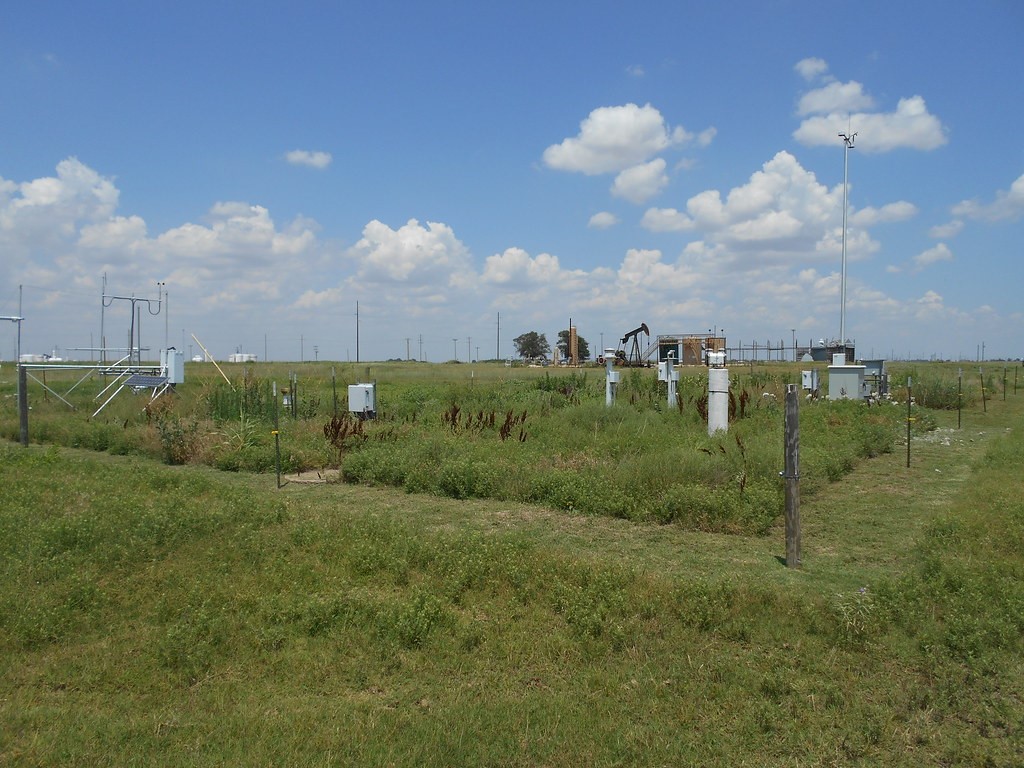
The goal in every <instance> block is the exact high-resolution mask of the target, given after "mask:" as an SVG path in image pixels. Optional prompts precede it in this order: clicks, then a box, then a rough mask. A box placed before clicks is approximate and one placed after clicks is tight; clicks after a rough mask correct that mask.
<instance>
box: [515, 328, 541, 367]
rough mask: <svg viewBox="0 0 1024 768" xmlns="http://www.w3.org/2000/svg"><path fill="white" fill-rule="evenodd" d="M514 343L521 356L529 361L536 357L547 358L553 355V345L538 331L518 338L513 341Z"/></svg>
mask: <svg viewBox="0 0 1024 768" xmlns="http://www.w3.org/2000/svg"><path fill="white" fill-rule="evenodd" d="M512 343H513V344H515V346H516V352H518V353H519V356H520V357H522V358H524V359H527V360H528V359H531V358H535V357H547V356H548V355H549V354H551V345H550V344H548V339H547V337H546V336H545V335H544V334H543V333H537V332H536V331H529V332H527V333H524V334H522V335H520V336H516V337H515V338H514V339H512Z"/></svg>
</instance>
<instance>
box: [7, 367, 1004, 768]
mask: <svg viewBox="0 0 1024 768" xmlns="http://www.w3.org/2000/svg"><path fill="white" fill-rule="evenodd" d="M413 368H415V370H416V371H417V373H416V374H410V375H422V376H425V377H429V375H430V374H428V371H427V369H426V368H425V367H424V368H416V367H415V366H413ZM463 370H464V369H463ZM954 370H955V368H954ZM421 372H422V373H421ZM462 372H463V371H460V374H461V373H462ZM755 373H759V372H758V371H751V372H750V373H749V374H748V375H751V376H753V375H754V374H755ZM914 373H915V378H917V377H925V378H926V377H927V376H928V375H929V371H928V370H926V369H924V368H918V369H915V371H914ZM947 374H948V371H947ZM371 375H372V374H371ZM477 375H479V376H480V378H481V379H483V378H484V376H485V374H484V373H483V372H478V373H477ZM526 375H527V376H529V377H530V378H529V379H527V381H543V376H544V372H530V373H528V374H526ZM785 375H788V374H782V375H781V376H780V377H777V378H774V379H771V378H760V377H759V378H758V379H757V383H758V384H759V385H766V384H771V385H773V386H774V385H777V383H778V382H780V381H782V377H784V376H785ZM358 376H359V377H360V378H362V372H359V374H358ZM506 376H507V374H505V373H503V372H501V371H498V372H496V373H494V375H493V383H494V384H495V385H496V386H497V385H498V384H499V383H500V382H502V381H504V379H505V378H506ZM460 378H463V381H462V382H461V383H460V384H459V385H458V386H459V387H460V389H459V391H460V392H467V393H468V392H470V391H471V390H472V389H473V388H477V389H486V387H485V386H484V383H483V381H480V380H475V381H472V384H467V383H466V382H465V380H464V377H461V376H460ZM380 379H381V380H383V379H384V376H381V377H380ZM474 379H476V376H474ZM940 380H942V381H945V382H946V385H945V386H946V389H947V390H948V381H949V377H948V375H946V376H945V377H944V378H943V377H939V376H936V377H935V381H940ZM0 386H2V383H0ZM205 386H209V387H212V386H213V385H212V384H208V385H205ZM431 386H432V385H431V382H430V381H429V380H424V381H421V382H416V381H414V380H411V379H408V378H406V379H405V380H404V383H402V384H401V387H399V385H398V384H397V383H396V384H395V388H396V389H399V388H401V389H402V390H403V391H404V392H406V393H408V392H410V391H411V392H412V393H413V394H415V393H416V388H417V387H421V391H420V394H421V396H426V395H427V394H429V391H430V387H431ZM503 386H512V385H508V384H504V385H503ZM515 386H517V387H518V386H522V385H515ZM643 386H645V385H644V384H642V383H641V384H639V385H638V386H637V390H638V391H640V388H641V387H643ZM993 387H995V383H994V382H993ZM937 389H939V390H941V387H937ZM992 391H993V392H997V391H998V390H996V389H993V390H992ZM537 393H539V394H537ZM0 394H2V392H0ZM941 394H942V393H941V391H939V393H938V394H937V395H936V397H939V396H941ZM327 396H328V391H327V390H326V389H324V388H323V387H321V390H320V393H319V397H320V400H321V404H322V403H323V402H324V401H325V398H326V397H327ZM529 396H530V397H535V398H538V400H539V401H542V400H543V399H544V398H548V402H549V406H550V407H551V408H552V409H553V410H554V411H555V412H554V415H553V417H552V418H555V419H557V418H559V417H560V416H562V415H564V413H565V410H566V409H565V408H561V407H559V408H557V409H556V408H555V406H553V405H551V404H552V403H555V402H557V400H555V399H554V396H553V395H551V394H550V391H549V390H547V389H544V388H539V387H533V388H530V389H529ZM560 397H564V395H560ZM466 398H468V394H467V395H466ZM465 401H466V402H468V399H466V400H465ZM129 402H130V401H129ZM627 402H628V399H627ZM651 403H653V400H652V401H651ZM623 406H624V407H623V410H625V411H630V410H631V411H632V412H633V413H631V414H629V416H628V417H627V416H623V417H622V418H621V420H620V421H618V422H617V423H613V424H612V427H611V428H615V427H616V426H617V425H618V424H626V425H628V427H629V428H630V429H632V430H634V432H637V431H639V429H640V427H639V426H637V425H638V424H643V423H645V422H644V421H643V420H644V419H645V418H646V419H649V418H651V417H650V416H645V415H644V411H647V410H650V408H649V407H648V404H647V403H646V402H645V401H643V400H642V398H638V399H637V402H636V403H634V404H633V406H628V405H627V404H626V402H624V403H623ZM538 407H540V406H538ZM573 407H576V406H573ZM579 407H582V408H583V409H584V410H585V409H586V403H585V402H584V403H582V404H580V405H579ZM45 410H46V409H45V408H44V407H40V408H39V409H38V411H36V410H34V415H35V416H37V418H36V420H35V422H34V423H35V424H36V425H38V426H43V425H45V424H46V423H47V421H48V419H50V418H51V416H50V415H49V414H46V413H43V411H45ZM763 410H764V411H765V415H762V414H760V413H758V414H755V415H754V416H753V417H751V421H750V423H755V422H756V420H757V419H761V418H764V419H765V423H766V424H767V423H768V422H771V421H772V420H774V419H775V418H776V415H775V414H774V413H772V414H770V418H769V415H768V414H769V412H768V409H767V406H765V407H764V408H763ZM810 411H811V409H810V408H809V407H807V408H804V409H803V413H802V416H803V415H804V413H809V412H810ZM426 412H427V410H424V411H423V413H426ZM182 416H184V418H185V419H186V420H187V419H188V418H189V416H187V415H184V414H182ZM669 417H672V418H679V419H683V420H686V419H689V418H691V417H690V416H688V415H686V414H682V413H680V414H672V413H663V414H661V416H659V418H669ZM920 417H921V419H922V421H923V422H927V423H928V424H929V425H930V426H934V427H935V428H934V429H931V430H920V431H916V432H915V436H914V439H913V442H912V444H911V466H910V467H909V468H907V467H906V466H905V464H906V453H905V449H906V446H905V445H900V444H898V443H897V444H895V445H893V446H890V447H891V448H892V450H888V451H884V450H883V451H878V452H875V453H873V454H872V455H871V457H870V458H868V457H865V456H855V457H853V458H852V459H851V460H850V463H851V466H850V467H848V468H844V471H843V473H841V474H840V475H839V479H837V480H834V481H830V480H829V478H828V477H827V476H822V477H819V478H818V480H817V482H816V486H815V483H810V484H811V485H812V486H815V487H812V488H810V489H809V490H810V491H811V492H809V493H808V496H807V498H806V499H805V500H804V503H803V506H802V514H803V521H804V527H803V568H802V569H800V570H791V569H786V568H785V567H784V565H783V556H784V549H785V548H784V542H783V534H782V530H781V528H780V524H779V519H778V516H776V517H775V518H773V520H772V521H771V523H770V524H769V526H768V528H767V530H766V531H765V532H764V533H763V534H762V535H757V534H756V533H743V532H739V533H737V532H732V533H725V532H718V531H707V530H701V529H700V527H699V526H696V527H695V526H688V525H685V524H678V521H675V522H676V524H671V525H666V524H663V523H662V522H660V521H659V520H657V519H653V518H649V517H645V516H643V515H634V516H629V515H616V514H600V513H598V514H595V510H590V511H588V512H586V513H584V512H581V511H580V510H579V509H573V508H568V507H559V506H557V505H550V504H539V503H527V501H524V500H520V499H493V498H479V497H475V496H471V497H469V498H462V499H456V498H452V497H451V496H450V495H444V494H423V493H414V492H409V490H408V489H407V488H406V487H404V486H403V487H399V488H391V487H386V486H382V485H380V484H377V485H373V486H369V485H366V484H362V483H360V484H351V483H348V484H339V483H330V484H316V485H309V484H300V483H290V484H287V485H285V486H284V487H283V488H281V489H278V488H277V487H276V483H275V481H274V476H273V475H272V474H270V475H267V474H251V473H248V472H221V471H217V470H216V469H215V468H214V467H213V466H209V465H207V464H204V463H202V462H197V463H190V464H188V465H185V466H169V465H167V464H166V463H163V462H161V461H160V459H159V457H160V446H159V441H157V443H156V445H150V446H149V448H145V446H143V445H142V443H141V442H140V444H139V445H140V448H139V449H138V450H136V449H135V448H132V449H131V450H125V451H114V452H113V453H111V452H109V447H108V450H107V452H96V451H83V450H80V449H76V448H67V447H62V446H57V445H32V446H30V447H29V448H28V449H22V448H20V447H18V446H16V445H13V444H8V445H0V482H2V484H3V485H2V487H3V488H4V500H3V503H2V506H0V763H2V764H11V765H90V766H92V765H167V764H188V765H223V764H245V765H292V764H294V765H501V766H534V765H538V766H539V765H545V766H579V765H643V766H647V765H723V766H740V765H793V766H814V765H907V766H910V765H915V766H916V765H992V766H1011V765H1019V764H1020V763H1021V761H1022V755H1024V740H1022V733H1024V732H1022V728H1024V661H1022V654H1021V651H1022V650H1024V648H1022V642H1021V637H1022V635H1024V578H1022V577H1024V554H1022V553H1024V494H1022V490H1024V482H1022V480H1021V472H1020V468H1021V466H1022V463H1024V397H1021V396H1016V395H1015V394H1014V393H1013V392H1012V390H1011V391H1010V392H1009V394H1008V395H1007V396H1006V399H1005V400H1004V399H1002V394H1001V392H1000V393H999V394H997V395H996V396H995V397H994V398H993V399H991V400H989V401H987V402H986V404H985V409H984V410H983V409H982V405H981V402H980V399H979V400H974V401H972V403H971V405H970V407H969V408H968V409H965V411H964V413H963V428H962V429H959V430H958V429H956V425H957V413H956V412H955V411H927V412H924V410H923V409H922V411H921V412H920ZM7 418H8V417H7V415H5V414H0V424H3V428H4V433H5V435H6V436H8V437H10V426H9V421H8V420H7ZM117 418H127V417H126V416H124V415H122V414H121V413H119V414H118V416H117ZM132 418H134V417H132ZM420 418H421V419H422V416H421V417H420ZM588 418H590V419H591V420H593V419H594V418H596V415H595V414H590V416H589V417H588ZM52 419H53V423H52V424H50V426H49V429H50V430H51V434H54V435H56V434H58V433H59V432H60V429H62V428H63V429H65V430H66V431H67V432H68V433H74V434H79V435H85V434H87V432H86V430H85V429H84V428H81V429H80V428H79V427H77V426H76V427H74V429H73V430H72V429H68V428H67V427H60V425H59V423H58V422H59V417H58V416H56V415H54V416H52ZM634 419H639V420H640V421H634ZM143 420H144V419H143ZM538 420H539V419H538ZM321 422H322V419H321ZM112 423H114V424H115V426H116V422H112ZM527 423H528V424H529V423H530V422H529V421H528V422H527ZM647 423H648V427H647V429H648V430H651V429H652V428H653V427H652V426H651V425H652V424H657V423H659V422H647ZM825 423H826V425H827V424H828V422H827V421H826V422H825ZM93 426H96V425H95V424H93ZM744 426H745V425H742V424H741V425H740V428H741V430H742V429H743V428H744ZM621 428H622V429H625V428H626V427H621ZM765 428H766V429H767V427H765ZM221 429H222V431H223V428H221ZM259 429H260V430H261V431H262V430H263V428H262V426H261V427H259ZM121 431H122V433H125V432H127V431H128V429H127V428H125V427H122V429H121ZM153 431H154V430H153V428H152V427H150V429H149V432H150V433H152V432H153ZM138 432H139V434H140V435H142V434H143V433H145V432H146V430H145V429H144V428H143V427H142V424H141V421H140V424H139V430H138ZM542 434H543V430H542V429H540V428H538V430H537V432H535V433H533V434H531V436H530V438H529V439H528V441H527V443H526V445H527V446H529V445H530V440H533V441H535V442H537V443H538V444H540V443H541V442H542V441H541V439H540V438H541V435H542ZM234 437H235V438H236V440H237V442H238V443H239V444H240V445H242V444H243V443H244V442H245V440H244V439H243V438H244V435H243V436H241V437H240V436H238V435H234ZM147 439H148V440H153V439H154V438H153V436H152V434H150V436H149V437H148V438H147ZM224 439H225V440H226V441H227V442H230V440H231V438H230V437H225V438H224ZM261 439H262V438H261ZM455 439H457V440H465V436H461V437H457V438H455ZM494 442H498V441H494ZM611 442H613V441H610V443H611ZM756 442H757V439H756V438H755V437H753V436H752V437H751V438H750V443H751V446H753V445H754V443H756ZM311 445H312V443H311ZM556 445H557V446H558V448H559V450H562V449H563V447H564V446H562V445H561V444H556ZM242 447H243V448H244V447H245V446H244V445H242ZM702 447H704V448H707V447H709V446H708V444H705V443H700V444H698V443H694V444H693V445H692V446H691V448H690V450H691V451H692V452H693V453H696V454H699V456H703V457H707V459H708V460H709V461H710V458H711V457H710V456H709V454H707V453H704V452H702V451H701V450H700V448H702ZM154 448H155V453H153V452H152V451H153V449H154ZM730 450H733V449H730ZM750 450H751V451H753V450H754V449H753V447H751V448H750ZM765 450H768V449H767V448H766V449H765ZM118 453H122V454H128V455H114V454H118ZM136 453H137V454H139V455H132V454H136ZM153 456H156V457H157V458H153ZM328 458H329V457H328ZM620 458H621V457H620ZM779 461H780V462H781V457H780V458H779ZM766 463H767V462H766ZM826 474H827V473H826Z"/></svg>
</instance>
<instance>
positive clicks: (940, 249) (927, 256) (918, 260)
mask: <svg viewBox="0 0 1024 768" xmlns="http://www.w3.org/2000/svg"><path fill="white" fill-rule="evenodd" d="M952 260H953V252H952V251H950V250H949V248H948V247H947V246H946V244H945V243H939V244H938V245H936V246H935V247H934V248H929V249H928V250H926V251H922V252H921V253H919V254H917V256H915V257H914V266H915V267H916V268H917V269H924V268H925V267H930V266H931V265H932V264H937V263H938V262H940V261H952Z"/></svg>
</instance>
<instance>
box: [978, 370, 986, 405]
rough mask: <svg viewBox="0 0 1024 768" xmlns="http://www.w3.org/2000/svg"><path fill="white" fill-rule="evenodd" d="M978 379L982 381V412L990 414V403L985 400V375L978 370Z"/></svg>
mask: <svg viewBox="0 0 1024 768" xmlns="http://www.w3.org/2000/svg"><path fill="white" fill-rule="evenodd" d="M978 377H979V378H980V379H981V410H982V411H984V412H985V413H988V401H987V400H986V399H985V373H984V371H982V370H981V368H978Z"/></svg>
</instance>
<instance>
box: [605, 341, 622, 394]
mask: <svg viewBox="0 0 1024 768" xmlns="http://www.w3.org/2000/svg"><path fill="white" fill-rule="evenodd" d="M604 365H605V374H604V404H605V405H606V406H608V407H609V408H611V407H612V406H613V405H615V389H616V385H617V384H618V383H619V374H618V373H617V372H616V371H615V350H614V349H611V348H608V349H606V350H605V351H604Z"/></svg>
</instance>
